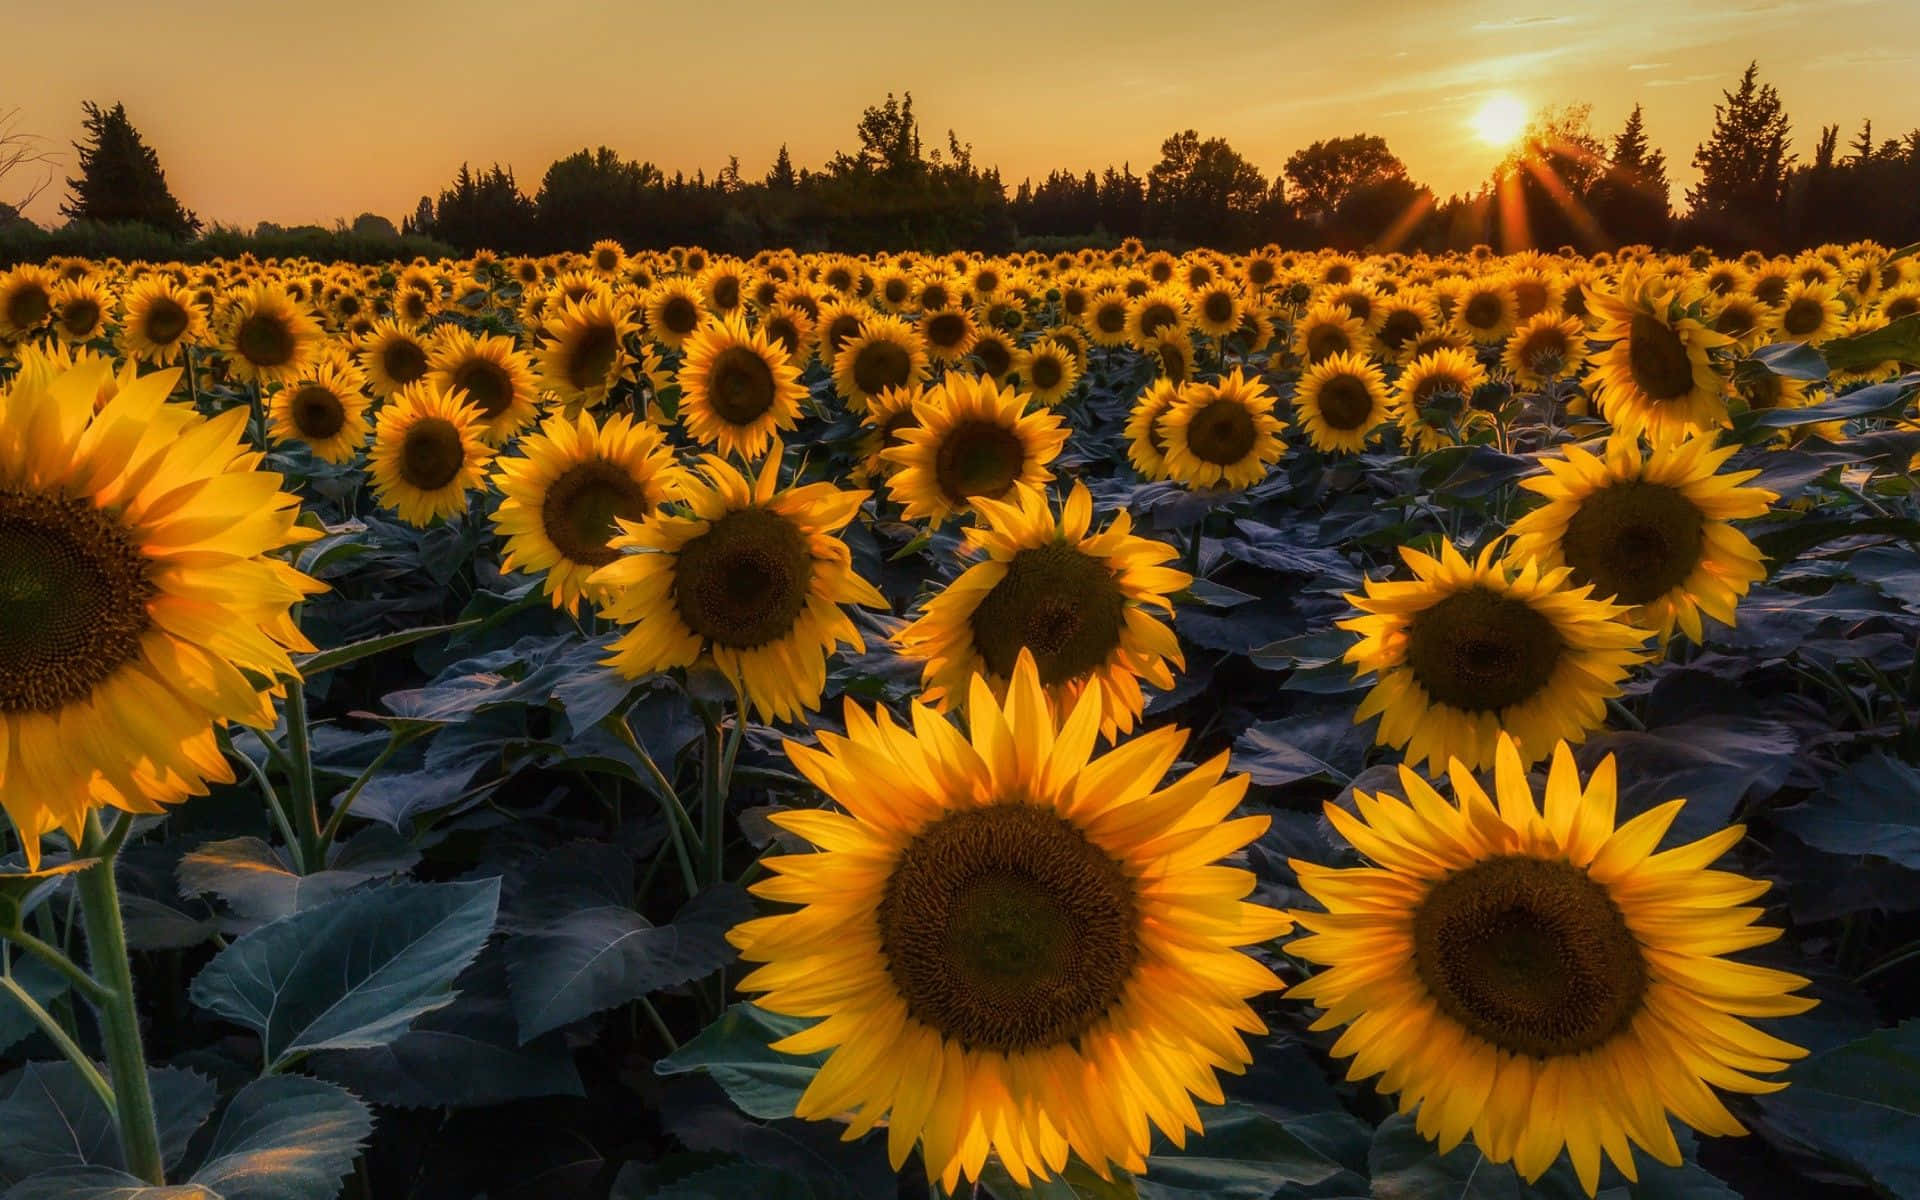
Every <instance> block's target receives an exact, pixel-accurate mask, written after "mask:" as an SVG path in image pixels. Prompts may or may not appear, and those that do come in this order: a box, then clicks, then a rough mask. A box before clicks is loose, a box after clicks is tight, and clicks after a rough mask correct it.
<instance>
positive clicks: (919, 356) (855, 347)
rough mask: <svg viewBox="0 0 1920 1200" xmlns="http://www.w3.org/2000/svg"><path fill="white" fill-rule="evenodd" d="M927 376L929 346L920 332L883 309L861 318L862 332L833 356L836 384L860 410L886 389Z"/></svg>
mask: <svg viewBox="0 0 1920 1200" xmlns="http://www.w3.org/2000/svg"><path fill="white" fill-rule="evenodd" d="M926 377H927V348H926V344H925V343H924V342H923V341H921V338H920V335H919V334H918V333H917V332H915V331H914V328H913V326H911V325H909V324H907V323H906V322H905V321H903V320H901V319H900V318H899V317H893V316H887V315H884V314H880V313H875V314H874V315H872V316H869V317H868V318H866V319H865V320H864V321H862V322H860V332H859V333H858V334H857V335H855V336H854V337H852V338H850V339H848V340H847V341H846V342H845V343H844V344H842V345H841V347H840V353H838V354H836V355H835V356H834V359H833V385H834V387H835V388H837V389H838V390H839V392H840V397H841V399H843V400H845V401H846V402H847V407H848V408H849V409H852V410H853V411H854V412H856V413H860V412H865V411H866V409H867V404H868V403H869V402H870V401H871V400H872V399H873V397H874V396H876V395H878V394H879V393H881V392H883V391H885V390H886V389H888V388H904V387H912V386H915V385H917V384H920V383H922V382H924V381H925V380H926Z"/></svg>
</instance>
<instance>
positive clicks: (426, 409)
mask: <svg viewBox="0 0 1920 1200" xmlns="http://www.w3.org/2000/svg"><path fill="white" fill-rule="evenodd" d="M480 431H481V425H480V410H479V409H477V408H475V407H474V406H473V405H471V404H468V403H467V398H466V393H464V392H449V391H444V390H442V389H440V388H437V387H435V386H434V385H432V384H431V383H424V382H423V383H416V384H414V385H413V386H412V387H409V388H405V389H403V390H401V391H398V392H395V393H394V394H393V396H392V397H391V398H389V399H388V400H387V402H386V403H385V404H384V405H382V406H381V408H380V418H379V423H378V424H377V425H376V426H375V427H374V433H373V451H372V453H371V454H370V455H368V458H367V470H368V474H369V475H370V476H371V479H372V482H373V495H374V499H376V500H378V501H379V502H380V503H381V504H382V505H383V506H385V507H387V508H391V509H393V510H394V511H395V512H397V513H399V514H400V519H401V520H403V521H405V522H407V523H408V524H410V525H419V526H426V525H430V524H432V523H433V521H434V518H436V517H451V516H453V515H454V514H455V513H460V512H465V511H466V507H467V492H468V491H469V490H471V489H473V488H476V487H479V486H480V484H481V481H482V480H484V479H485V478H486V473H487V463H488V461H489V460H491V459H492V458H493V450H492V449H491V448H490V447H489V446H488V445H487V444H486V443H485V442H484V441H482V440H481V438H480Z"/></svg>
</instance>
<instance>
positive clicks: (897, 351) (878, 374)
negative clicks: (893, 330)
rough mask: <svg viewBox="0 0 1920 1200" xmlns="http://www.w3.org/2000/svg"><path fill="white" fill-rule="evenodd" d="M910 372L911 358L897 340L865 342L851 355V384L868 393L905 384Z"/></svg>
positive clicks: (873, 393) (875, 394) (911, 368)
mask: <svg viewBox="0 0 1920 1200" xmlns="http://www.w3.org/2000/svg"><path fill="white" fill-rule="evenodd" d="M912 372H913V359H912V357H911V356H910V355H909V354H908V353H907V350H906V347H904V346H902V345H900V344H899V343H898V342H890V341H885V340H880V341H872V342H868V343H867V344H866V345H864V346H862V347H860V349H859V351H858V352H857V353H855V354H854V356H853V382H854V386H855V387H858V388H859V389H860V390H861V391H863V392H865V393H866V394H867V395H869V396H877V395H879V394H880V393H881V392H882V391H885V390H886V389H887V388H890V387H903V386H905V384H906V382H907V377H908V376H909V375H911V374H912Z"/></svg>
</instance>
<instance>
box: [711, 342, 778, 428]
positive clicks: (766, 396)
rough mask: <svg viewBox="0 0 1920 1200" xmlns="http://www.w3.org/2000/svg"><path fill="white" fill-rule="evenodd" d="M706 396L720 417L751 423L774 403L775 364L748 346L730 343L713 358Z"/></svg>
mask: <svg viewBox="0 0 1920 1200" xmlns="http://www.w3.org/2000/svg"><path fill="white" fill-rule="evenodd" d="M707 398H708V401H709V402H710V403H711V404H712V405H713V410H714V411H715V412H716V413H718V414H720V419H721V420H723V421H726V422H728V423H729V424H732V425H751V424H752V423H753V422H755V421H757V420H759V419H760V417H761V415H762V414H764V413H765V412H766V411H767V410H768V409H770V408H772V407H773V400H774V384H773V368H772V367H769V366H768V365H767V360H766V359H764V358H762V357H760V356H759V355H758V354H755V353H754V352H753V351H752V350H750V349H748V348H747V347H745V346H728V347H727V348H726V349H725V350H722V351H721V352H720V353H719V354H718V355H717V356H716V357H715V358H714V360H713V368H712V370H711V371H710V372H709V373H708V375H707Z"/></svg>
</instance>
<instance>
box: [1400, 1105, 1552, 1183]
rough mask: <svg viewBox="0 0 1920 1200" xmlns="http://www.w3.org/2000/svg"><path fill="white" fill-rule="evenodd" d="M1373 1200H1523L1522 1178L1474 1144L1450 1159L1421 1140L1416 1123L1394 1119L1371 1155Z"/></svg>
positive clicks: (1456, 1151)
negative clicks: (1443, 1199)
mask: <svg viewBox="0 0 1920 1200" xmlns="http://www.w3.org/2000/svg"><path fill="white" fill-rule="evenodd" d="M1367 1174H1369V1175H1370V1176H1372V1178H1373V1195H1374V1200H1441V1198H1442V1197H1444V1198H1445V1200H1522V1197H1524V1196H1526V1195H1528V1192H1527V1189H1526V1188H1525V1187H1524V1186H1523V1185H1522V1184H1521V1182H1520V1176H1518V1175H1516V1174H1515V1173H1514V1170H1513V1168H1512V1167H1510V1166H1507V1165H1506V1164H1504V1163H1490V1162H1488V1161H1486V1156H1485V1155H1483V1154H1481V1153H1480V1150H1479V1147H1477V1146H1475V1145H1474V1144H1473V1143H1472V1142H1470V1141H1469V1142H1462V1143H1460V1144H1459V1145H1458V1146H1455V1147H1454V1148H1453V1150H1452V1151H1450V1152H1449V1153H1447V1154H1444V1155H1443V1154H1440V1153H1439V1152H1438V1150H1437V1149H1436V1147H1435V1146H1434V1144H1433V1143H1432V1142H1430V1141H1428V1140H1427V1139H1426V1138H1423V1137H1421V1136H1420V1133H1419V1131H1418V1130H1416V1129H1415V1128H1414V1127H1413V1118H1412V1117H1406V1116H1393V1117H1389V1118H1387V1120H1386V1123H1385V1124H1383V1125H1381V1126H1380V1128H1379V1129H1378V1130H1376V1131H1375V1133H1374V1136H1373V1145H1372V1147H1371V1148H1370V1149H1368V1151H1367Z"/></svg>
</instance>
